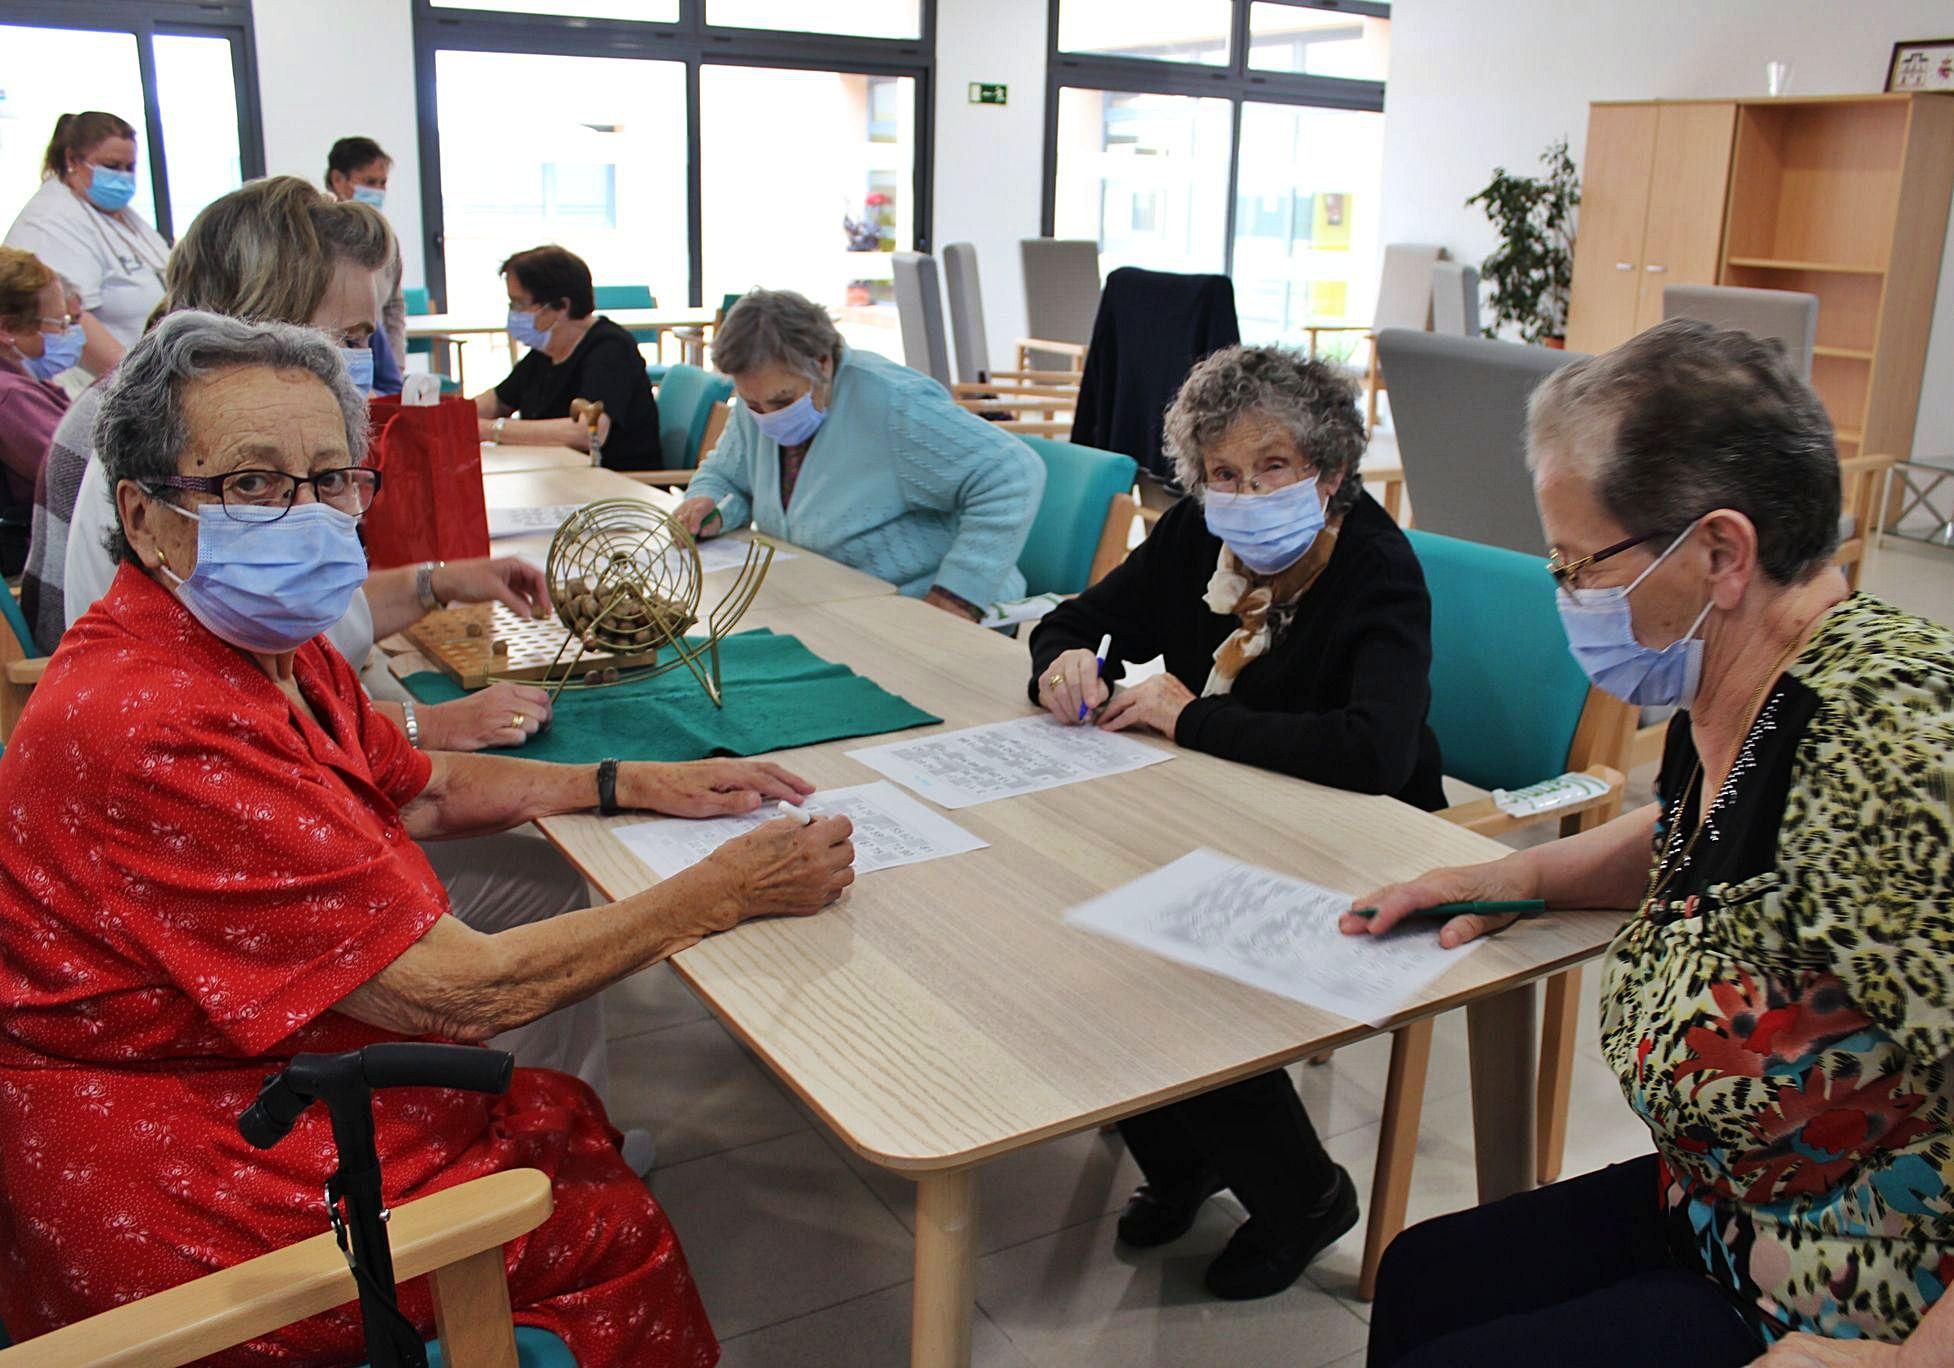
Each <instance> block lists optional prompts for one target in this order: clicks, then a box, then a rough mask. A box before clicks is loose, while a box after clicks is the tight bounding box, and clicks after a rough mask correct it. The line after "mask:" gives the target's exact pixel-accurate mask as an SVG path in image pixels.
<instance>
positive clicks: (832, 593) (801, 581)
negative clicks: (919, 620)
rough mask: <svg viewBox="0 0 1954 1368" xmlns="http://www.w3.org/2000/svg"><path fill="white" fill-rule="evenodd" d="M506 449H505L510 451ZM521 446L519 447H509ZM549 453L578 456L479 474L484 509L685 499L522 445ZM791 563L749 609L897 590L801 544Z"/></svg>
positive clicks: (749, 620)
mask: <svg viewBox="0 0 1954 1368" xmlns="http://www.w3.org/2000/svg"><path fill="white" fill-rule="evenodd" d="M491 449H492V448H487V447H485V448H483V455H484V459H485V464H484V469H485V470H486V468H487V467H486V456H487V453H488V451H489V450H491ZM511 449H512V448H504V450H511ZM513 449H515V450H521V449H524V448H513ZM527 449H528V450H535V451H538V452H542V453H544V454H545V455H548V454H549V453H551V452H561V451H570V454H572V455H574V456H577V457H579V458H580V463H579V464H576V465H567V464H554V465H549V466H544V467H540V468H537V469H530V470H511V471H507V472H504V473H501V474H492V475H491V474H484V475H483V477H482V491H483V496H484V498H485V500H486V502H487V504H488V506H489V507H490V508H547V507H550V506H553V505H559V504H584V503H589V502H591V501H592V500H595V499H637V500H640V501H641V502H644V503H648V504H650V505H652V506H653V507H654V508H664V509H671V508H673V507H675V506H676V505H677V504H678V503H679V501H680V500H681V499H682V498H683V497H684V493H683V491H675V490H671V489H666V488H663V487H660V486H658V485H646V484H640V483H638V481H636V480H634V479H632V478H631V477H630V476H628V475H625V474H623V473H622V472H620V471H616V470H605V469H603V468H601V467H598V466H593V465H591V464H590V458H589V457H587V456H584V454H583V453H582V452H580V451H571V449H570V448H568V447H535V448H527ZM745 536H746V534H745V533H744V532H736V533H734V534H733V537H734V538H735V539H743V538H744V537H745ZM549 549H550V534H548V533H543V532H538V533H532V534H530V535H528V536H522V537H497V538H496V539H495V540H493V541H491V542H490V543H489V553H490V554H491V555H496V556H514V555H526V556H528V557H530V558H531V559H532V560H534V561H535V562H536V563H537V564H539V565H540V564H542V563H543V561H544V559H545V558H546V557H547V556H548V554H549ZM791 549H792V552H793V559H792V560H776V561H775V562H774V564H773V566H772V568H770V569H769V570H768V571H767V581H766V583H765V584H764V585H762V586H761V588H760V594H759V597H758V598H757V599H755V600H754V608H755V609H756V610H758V609H765V608H773V607H793V606H798V605H802V604H814V603H829V602H834V601H837V600H841V599H855V598H885V597H888V596H891V595H893V594H894V593H895V592H896V587H895V585H893V584H891V583H889V582H888V581H887V580H882V579H877V578H876V577H875V576H873V575H869V574H865V573H863V572H862V571H860V570H856V569H854V568H853V567H851V566H847V565H843V564H842V563H841V562H840V561H836V560H830V559H828V558H827V557H826V556H823V555H819V554H817V553H816V552H813V551H807V550H803V549H801V548H800V547H793V548H791ZM737 574H738V571H736V570H715V571H713V572H712V573H711V574H708V575H707V576H705V579H704V586H705V592H704V594H703V595H702V596H701V602H702V603H703V604H705V605H706V606H707V607H710V606H711V605H712V604H715V603H717V602H718V601H719V599H720V597H721V596H723V595H724V594H725V592H726V591H727V590H728V589H729V588H731V587H732V583H733V579H734V576H735V575H737ZM932 611H934V610H932ZM741 625H742V626H743V627H744V626H759V625H760V624H759V623H758V622H756V621H754V614H753V613H752V612H749V613H748V614H747V616H746V617H745V618H744V619H742V620H741Z"/></svg>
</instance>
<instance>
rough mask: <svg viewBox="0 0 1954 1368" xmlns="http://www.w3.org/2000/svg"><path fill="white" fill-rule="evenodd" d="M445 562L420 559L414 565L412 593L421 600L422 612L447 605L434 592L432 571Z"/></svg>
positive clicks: (429, 611) (430, 611)
mask: <svg viewBox="0 0 1954 1368" xmlns="http://www.w3.org/2000/svg"><path fill="white" fill-rule="evenodd" d="M446 564H447V562H446V561H422V562H421V563H420V564H419V565H417V566H415V567H414V593H415V596H416V597H418V598H419V599H420V601H421V610H422V611H423V612H428V613H432V612H433V611H434V610H435V609H437V608H446V607H447V606H448V605H447V604H445V603H443V602H442V601H441V600H440V598H439V596H437V595H436V594H435V592H434V572H435V571H436V570H439V569H440V568H441V567H442V566H444V565H446Z"/></svg>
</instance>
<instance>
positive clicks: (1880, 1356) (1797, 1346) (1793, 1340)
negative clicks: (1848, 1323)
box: [1751, 1335, 1905, 1368]
mask: <svg viewBox="0 0 1954 1368" xmlns="http://www.w3.org/2000/svg"><path fill="white" fill-rule="evenodd" d="M1904 1362H1905V1358H1904V1355H1903V1350H1902V1348H1901V1346H1900V1345H1897V1344H1881V1343H1880V1342H1879V1341H1877V1340H1836V1339H1825V1338H1822V1337H1821V1336H1818V1335H1786V1336H1785V1337H1784V1338H1783V1339H1781V1340H1779V1341H1778V1342H1777V1343H1776V1344H1774V1345H1772V1346H1771V1351H1770V1352H1769V1353H1768V1354H1766V1355H1764V1357H1763V1358H1760V1359H1757V1360H1755V1361H1754V1362H1753V1363H1752V1365H1751V1368H1899V1365H1900V1364H1902V1363H1904Z"/></svg>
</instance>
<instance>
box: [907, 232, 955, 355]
mask: <svg viewBox="0 0 1954 1368" xmlns="http://www.w3.org/2000/svg"><path fill="white" fill-rule="evenodd" d="M895 277H896V318H897V320H898V321H899V322H900V323H901V325H902V359H903V363H904V364H905V365H907V366H909V367H910V369H912V370H919V371H921V372H922V373H923V374H925V375H927V376H929V377H930V378H931V379H932V380H935V381H936V382H937V383H938V384H940V385H942V386H943V387H944V388H945V389H948V388H949V387H950V385H951V384H952V378H951V375H950V343H949V338H948V335H947V334H946V332H945V331H944V327H943V285H942V282H941V281H940V280H939V279H938V278H937V273H936V258H935V257H933V256H926V255H925V254H923V253H922V252H897V253H896V255H895Z"/></svg>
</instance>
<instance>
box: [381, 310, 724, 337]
mask: <svg viewBox="0 0 1954 1368" xmlns="http://www.w3.org/2000/svg"><path fill="white" fill-rule="evenodd" d="M597 312H598V313H600V314H602V315H603V316H604V317H605V318H608V319H610V320H611V322H613V323H615V324H617V325H618V326H619V327H622V328H705V327H711V326H712V322H713V319H714V318H715V317H717V315H716V313H715V312H714V311H713V310H711V309H660V308H650V309H599V310H598V311H597ZM508 330H509V317H508V315H507V314H486V313H484V314H459V313H438V314H435V313H430V314H409V315H407V335H408V336H409V337H414V338H421V337H466V336H469V335H472V334H477V333H499V332H507V331H508Z"/></svg>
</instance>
